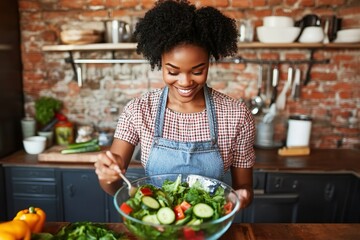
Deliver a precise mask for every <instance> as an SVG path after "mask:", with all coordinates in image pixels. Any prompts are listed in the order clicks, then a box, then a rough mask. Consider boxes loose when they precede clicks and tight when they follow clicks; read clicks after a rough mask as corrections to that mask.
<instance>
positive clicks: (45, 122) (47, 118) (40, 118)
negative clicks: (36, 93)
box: [35, 97, 62, 147]
mask: <svg viewBox="0 0 360 240" xmlns="http://www.w3.org/2000/svg"><path fill="white" fill-rule="evenodd" d="M61 105H62V104H61V101H59V100H57V99H55V98H53V97H40V98H39V99H37V100H36V101H35V119H36V121H37V122H38V123H39V128H38V129H39V131H38V134H39V135H40V136H45V137H46V138H47V146H48V147H49V146H51V145H52V142H53V127H54V125H55V124H56V122H57V119H56V117H55V114H56V113H57V112H58V111H59V110H60V108H61Z"/></svg>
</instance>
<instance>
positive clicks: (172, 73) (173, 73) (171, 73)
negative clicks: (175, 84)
mask: <svg viewBox="0 0 360 240" xmlns="http://www.w3.org/2000/svg"><path fill="white" fill-rule="evenodd" d="M168 73H169V75H171V76H176V75H178V73H175V72H170V71H169V72H168Z"/></svg>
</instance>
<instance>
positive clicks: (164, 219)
mask: <svg viewBox="0 0 360 240" xmlns="http://www.w3.org/2000/svg"><path fill="white" fill-rule="evenodd" d="M156 216H157V219H158V220H159V222H160V223H162V224H171V223H173V222H174V221H175V213H174V211H173V210H172V209H171V208H169V207H162V208H160V209H159V211H158V212H157V213H156Z"/></svg>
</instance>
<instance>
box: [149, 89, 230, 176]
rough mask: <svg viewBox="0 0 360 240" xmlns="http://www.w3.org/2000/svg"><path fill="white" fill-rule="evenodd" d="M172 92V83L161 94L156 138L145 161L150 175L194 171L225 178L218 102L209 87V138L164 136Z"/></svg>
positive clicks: (207, 103) (205, 92)
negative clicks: (170, 137) (170, 91)
mask: <svg viewBox="0 0 360 240" xmlns="http://www.w3.org/2000/svg"><path fill="white" fill-rule="evenodd" d="M168 92H169V89H168V87H165V88H164V90H163V92H162V94H161V96H160V100H159V106H158V110H157V114H156V120H155V132H154V140H153V143H152V147H151V149H150V154H149V158H148V160H147V163H146V165H145V173H146V175H147V176H150V175H156V174H166V173H182V174H187V173H190V174H198V175H202V176H207V177H211V178H216V179H219V180H222V178H223V175H224V162H223V160H222V158H221V155H220V151H219V147H218V144H217V129H218V128H217V121H216V114H215V106H214V102H213V99H212V96H210V93H209V89H208V87H207V86H206V85H205V86H204V96H205V103H206V112H207V116H208V121H209V127H210V136H211V139H210V140H209V141H199V142H181V141H174V140H169V139H165V138H162V131H163V125H164V116H165V109H166V103H167V96H168Z"/></svg>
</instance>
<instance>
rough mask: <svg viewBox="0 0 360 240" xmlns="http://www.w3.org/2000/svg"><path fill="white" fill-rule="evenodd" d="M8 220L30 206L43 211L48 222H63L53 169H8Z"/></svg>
mask: <svg viewBox="0 0 360 240" xmlns="http://www.w3.org/2000/svg"><path fill="white" fill-rule="evenodd" d="M5 178H6V200H7V211H8V212H7V218H8V219H12V218H14V217H15V215H16V213H17V212H18V211H20V210H22V209H26V208H28V207H30V206H35V207H39V208H41V209H43V210H44V211H45V212H46V219H47V221H62V214H61V208H60V206H61V205H60V201H59V190H60V188H59V187H58V184H57V179H59V178H58V175H57V173H56V172H55V170H54V169H52V168H34V167H6V168H5Z"/></svg>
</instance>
